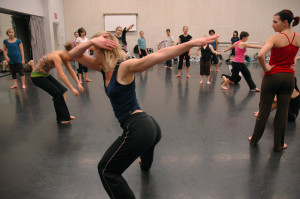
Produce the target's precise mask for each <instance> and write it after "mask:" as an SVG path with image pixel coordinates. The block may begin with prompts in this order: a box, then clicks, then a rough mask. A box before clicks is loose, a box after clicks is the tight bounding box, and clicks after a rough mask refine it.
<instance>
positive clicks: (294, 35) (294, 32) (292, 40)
mask: <svg viewBox="0 0 300 199" xmlns="http://www.w3.org/2000/svg"><path fill="white" fill-rule="evenodd" d="M295 36H296V32H294V37H293V39H292V42H291V44H292V43H293V41H294V39H295Z"/></svg>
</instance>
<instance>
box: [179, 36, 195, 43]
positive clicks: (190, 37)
mask: <svg viewBox="0 0 300 199" xmlns="http://www.w3.org/2000/svg"><path fill="white" fill-rule="evenodd" d="M179 38H180V40H181V43H185V42H188V41H190V40H191V39H192V36H191V35H187V36H184V35H180V36H179Z"/></svg>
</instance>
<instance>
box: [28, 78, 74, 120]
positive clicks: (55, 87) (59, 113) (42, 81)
mask: <svg viewBox="0 0 300 199" xmlns="http://www.w3.org/2000/svg"><path fill="white" fill-rule="evenodd" d="M31 80H32V82H33V83H34V84H35V85H36V86H38V87H40V88H41V89H43V90H44V91H46V92H47V93H49V94H50V95H51V96H52V97H53V103H54V109H55V112H56V120H57V122H61V121H69V120H70V119H71V118H70V113H69V110H68V107H67V105H66V102H65V100H64V97H63V94H64V93H65V92H66V91H67V89H66V88H65V87H64V86H63V85H62V84H61V83H59V82H58V81H57V80H56V79H55V78H54V77H52V76H51V75H49V76H48V77H31Z"/></svg>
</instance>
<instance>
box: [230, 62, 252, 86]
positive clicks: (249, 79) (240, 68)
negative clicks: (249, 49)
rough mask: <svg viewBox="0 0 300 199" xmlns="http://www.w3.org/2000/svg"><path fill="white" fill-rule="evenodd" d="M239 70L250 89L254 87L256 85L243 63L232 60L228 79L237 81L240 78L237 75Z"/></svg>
mask: <svg viewBox="0 0 300 199" xmlns="http://www.w3.org/2000/svg"><path fill="white" fill-rule="evenodd" d="M240 72H241V73H242V75H243V76H244V78H245V80H246V82H247V84H248V86H249V88H250V90H252V89H255V88H256V85H255V83H254V82H253V80H252V77H251V73H250V71H249V70H248V68H247V66H246V65H245V64H244V63H239V62H232V70H231V73H232V75H231V77H230V78H229V80H230V81H233V82H239V79H240V78H241V77H240V76H239V73H240Z"/></svg>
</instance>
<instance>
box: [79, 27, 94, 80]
mask: <svg viewBox="0 0 300 199" xmlns="http://www.w3.org/2000/svg"><path fill="white" fill-rule="evenodd" d="M78 34H79V35H80V37H78V38H77V39H76V46H78V45H79V44H82V43H84V42H87V41H88V38H87V37H86V31H85V29H84V28H79V29H78ZM84 54H86V55H89V50H86V51H85V52H84ZM77 71H78V77H79V82H80V83H82V73H83V72H84V79H85V81H86V82H91V81H92V80H91V79H89V78H88V76H87V72H88V68H87V67H86V66H84V65H82V64H80V63H79V68H78V70H77Z"/></svg>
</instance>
